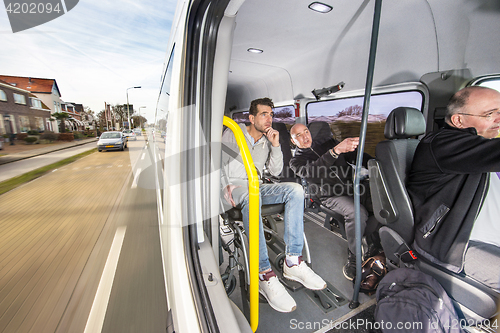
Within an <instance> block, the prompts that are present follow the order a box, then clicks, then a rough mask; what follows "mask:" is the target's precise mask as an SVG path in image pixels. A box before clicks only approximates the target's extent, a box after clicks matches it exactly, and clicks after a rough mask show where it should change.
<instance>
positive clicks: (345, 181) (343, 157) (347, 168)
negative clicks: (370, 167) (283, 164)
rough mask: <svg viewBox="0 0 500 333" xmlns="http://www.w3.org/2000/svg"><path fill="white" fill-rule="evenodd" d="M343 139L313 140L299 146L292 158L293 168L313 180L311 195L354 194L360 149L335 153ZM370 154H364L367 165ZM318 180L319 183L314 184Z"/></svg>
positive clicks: (310, 181)
mask: <svg viewBox="0 0 500 333" xmlns="http://www.w3.org/2000/svg"><path fill="white" fill-rule="evenodd" d="M338 144H339V142H338V141H336V140H334V139H331V140H328V141H326V142H325V143H323V144H320V145H319V144H316V143H315V142H313V144H312V146H311V148H297V150H296V151H295V156H294V157H292V159H291V160H290V168H291V169H292V170H293V172H295V174H296V175H297V176H299V177H301V178H304V179H306V180H307V182H308V183H309V191H310V193H311V195H313V196H316V197H318V198H326V197H331V196H345V195H348V196H353V193H354V192H353V174H354V168H353V167H354V165H355V164H356V154H357V152H356V151H353V152H349V153H344V154H340V155H339V157H338V158H335V157H333V156H332V155H331V154H330V152H329V149H331V148H333V147H335V146H336V145H338ZM369 158H370V155H368V154H364V156H363V159H364V162H363V164H364V166H365V167H366V163H367V161H368V159H369ZM311 184H314V185H315V186H311Z"/></svg>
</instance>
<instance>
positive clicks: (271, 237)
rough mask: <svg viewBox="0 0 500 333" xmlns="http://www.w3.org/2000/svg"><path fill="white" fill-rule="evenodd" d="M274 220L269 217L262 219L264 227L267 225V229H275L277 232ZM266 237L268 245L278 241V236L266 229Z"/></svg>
mask: <svg viewBox="0 0 500 333" xmlns="http://www.w3.org/2000/svg"><path fill="white" fill-rule="evenodd" d="M271 218H272V217H271ZM273 222H274V221H272V222H271V221H269V219H268V218H263V219H262V224H263V225H264V227H266V228H267V229H269V230H271V231H273V232H274V233H276V232H277V229H276V223H273ZM264 238H265V239H266V244H267V245H271V244H274V243H275V242H276V237H275V236H274V235H273V234H272V233H269V232H265V231H264Z"/></svg>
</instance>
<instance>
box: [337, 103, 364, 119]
mask: <svg viewBox="0 0 500 333" xmlns="http://www.w3.org/2000/svg"><path fill="white" fill-rule="evenodd" d="M362 113H363V107H362V106H360V105H352V106H348V107H346V108H345V109H344V110H342V111H340V112H339V113H338V114H337V116H339V117H342V116H359V115H361V114H362Z"/></svg>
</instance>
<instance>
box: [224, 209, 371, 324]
mask: <svg viewBox="0 0 500 333" xmlns="http://www.w3.org/2000/svg"><path fill="white" fill-rule="evenodd" d="M278 219H279V217H278ZM324 219H325V216H324V214H323V213H314V212H306V213H305V214H304V231H305V234H306V237H307V243H308V245H309V250H310V253H311V261H312V263H311V267H312V268H313V270H314V271H315V272H316V273H317V274H319V275H320V276H321V277H322V278H323V279H324V280H325V281H326V282H327V284H328V287H327V288H326V290H327V291H326V292H325V293H322V295H320V296H322V297H320V298H322V299H323V304H325V305H326V307H328V308H325V307H324V306H322V305H321V301H320V300H319V298H318V297H317V296H315V293H314V292H312V291H310V290H308V289H306V288H303V287H302V286H301V285H300V284H298V283H296V282H293V281H288V280H286V279H284V278H283V277H282V276H281V274H280V273H279V271H278V270H277V269H275V267H273V269H274V271H275V272H276V274H277V275H278V277H280V280H281V281H282V283H283V284H285V285H286V286H287V287H288V288H287V289H288V291H289V293H290V295H291V296H292V297H293V298H294V299H295V302H296V303H297V309H296V310H295V311H293V312H291V313H280V312H277V311H275V310H274V309H272V308H271V307H270V306H269V304H267V302H266V301H265V300H264V299H263V298H262V297H261V303H260V306H259V326H258V330H257V332H297V331H298V332H380V331H379V330H378V329H376V328H377V326H376V325H374V318H373V311H374V308H375V295H371V296H368V295H366V294H363V293H359V297H358V301H359V303H360V305H359V306H358V307H357V308H355V309H351V308H350V307H349V304H350V302H351V300H352V297H353V290H354V288H353V283H352V281H349V280H347V279H346V278H345V277H344V275H343V273H342V267H343V265H344V263H345V261H346V259H347V241H346V240H345V239H344V238H342V237H341V236H340V234H338V233H337V232H335V231H330V230H328V229H326V228H324V227H323V222H324ZM277 231H278V234H279V235H283V223H282V222H278V223H277ZM280 243H281V242H279V241H278V242H276V243H275V245H274V246H273V245H272V246H271V247H270V248H269V247H268V252H269V259H270V261H271V264H272V265H273V264H274V261H275V258H276V257H277V254H279V253H280V252H283V250H284V247H283V246H282V244H280ZM227 260H228V259H227V253H225V252H224V263H223V264H222V265H221V274H222V273H223V272H224V270H225V268H226V267H227V263H228V261H227ZM238 280H239V279H237V281H238ZM330 291H331V292H330ZM230 298H231V300H232V301H233V302H234V303H235V304H236V305H237V306H238V307H239V308H240V309H241V310H242V312H243V313H244V312H245V311H244V307H243V303H242V297H241V289H240V286H239V281H238V284H237V286H236V288H235V290H234V292H233V293H232V294H231V295H230Z"/></svg>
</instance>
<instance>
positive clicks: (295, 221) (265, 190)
mask: <svg viewBox="0 0 500 333" xmlns="http://www.w3.org/2000/svg"><path fill="white" fill-rule="evenodd" d="M232 195H233V200H234V202H235V203H236V205H237V207H238V208H241V213H242V215H243V224H244V226H245V230H247V232H248V216H249V207H248V189H247V188H244V187H243V186H241V187H238V188H236V189H234V190H233V192H232ZM260 203H261V205H272V204H278V203H284V204H285V216H284V220H285V235H284V238H283V239H284V241H285V253H286V254H287V255H291V256H300V255H302V248H303V247H304V190H303V188H302V186H301V185H299V184H297V183H279V184H260ZM270 268H271V264H270V263H269V256H268V254H267V246H266V240H265V238H264V229H263V228H262V216H261V215H260V207H259V271H260V272H262V271H265V270H267V269H270Z"/></svg>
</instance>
